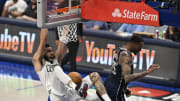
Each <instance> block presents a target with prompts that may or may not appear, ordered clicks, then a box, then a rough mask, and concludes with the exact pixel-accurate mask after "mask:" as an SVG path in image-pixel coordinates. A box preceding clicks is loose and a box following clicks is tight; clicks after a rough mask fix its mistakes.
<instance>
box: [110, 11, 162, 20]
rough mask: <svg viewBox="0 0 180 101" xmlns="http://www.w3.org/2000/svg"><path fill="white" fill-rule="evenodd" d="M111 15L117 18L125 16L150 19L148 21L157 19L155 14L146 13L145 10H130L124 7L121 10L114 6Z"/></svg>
mask: <svg viewBox="0 0 180 101" xmlns="http://www.w3.org/2000/svg"><path fill="white" fill-rule="evenodd" d="M112 16H113V17H119V18H121V17H122V18H127V19H141V20H150V21H158V15H157V14H150V13H146V12H145V11H141V12H137V11H131V10H128V9H124V10H123V11H122V12H121V11H120V9H118V8H116V9H115V10H114V12H113V13H112Z"/></svg>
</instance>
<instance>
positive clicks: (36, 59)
mask: <svg viewBox="0 0 180 101" xmlns="http://www.w3.org/2000/svg"><path fill="white" fill-rule="evenodd" d="M40 34H41V35H40V43H39V47H38V49H37V51H36V52H35V54H34V56H33V58H32V62H33V65H34V68H35V71H36V72H38V71H39V70H40V69H41V67H42V59H43V57H44V52H43V51H44V49H45V45H46V41H47V37H48V29H41V33H40Z"/></svg>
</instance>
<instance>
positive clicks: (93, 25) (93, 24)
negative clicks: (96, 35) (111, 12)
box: [83, 21, 108, 30]
mask: <svg viewBox="0 0 180 101" xmlns="http://www.w3.org/2000/svg"><path fill="white" fill-rule="evenodd" d="M83 28H87V29H94V30H108V24H107V22H103V21H87V22H85V23H84V24H83Z"/></svg>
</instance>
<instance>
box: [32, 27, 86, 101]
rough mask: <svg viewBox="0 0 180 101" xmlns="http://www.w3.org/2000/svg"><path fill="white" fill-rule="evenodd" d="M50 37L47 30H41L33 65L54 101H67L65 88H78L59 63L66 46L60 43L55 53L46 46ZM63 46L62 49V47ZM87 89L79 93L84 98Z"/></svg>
mask: <svg viewBox="0 0 180 101" xmlns="http://www.w3.org/2000/svg"><path fill="white" fill-rule="evenodd" d="M47 36H48V30H47V29H41V35H40V44H39V47H38V49H37V51H36V53H35V54H34V56H33V60H32V62H33V65H34V68H35V71H36V73H37V74H38V75H39V78H40V80H41V82H42V84H43V86H44V87H45V88H46V90H47V92H48V94H49V96H50V98H51V100H52V101H65V98H64V96H65V95H66V93H67V89H66V88H65V86H66V85H67V86H69V87H70V88H72V90H75V89H76V88H77V86H76V84H75V83H74V82H72V80H71V78H70V77H69V76H67V75H66V74H65V73H64V72H63V70H62V69H61V67H60V65H59V63H60V61H61V55H62V54H61V52H63V51H62V49H63V47H64V44H63V43H60V44H61V45H60V44H59V45H58V48H57V50H56V52H55V53H54V52H53V50H52V47H50V46H49V45H47V44H46V41H47ZM62 40H63V39H62ZM61 46H62V47H61ZM86 89H87V87H84V88H83V90H81V91H79V92H78V93H79V94H80V95H82V96H84V94H85V93H86V91H85V90H86Z"/></svg>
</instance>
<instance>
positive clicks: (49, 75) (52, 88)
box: [38, 59, 67, 96]
mask: <svg viewBox="0 0 180 101" xmlns="http://www.w3.org/2000/svg"><path fill="white" fill-rule="evenodd" d="M54 68H60V69H61V67H60V65H59V63H58V61H57V59H54V60H53V63H52V64H51V63H50V62H48V61H45V63H44V65H43V67H42V68H41V70H40V71H39V72H38V75H39V78H40V80H41V83H42V84H43V86H44V87H45V88H46V90H47V91H48V93H49V94H55V95H58V96H65V95H66V92H67V87H65V84H63V83H62V82H61V81H60V80H59V79H58V77H57V76H56V73H54Z"/></svg>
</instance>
